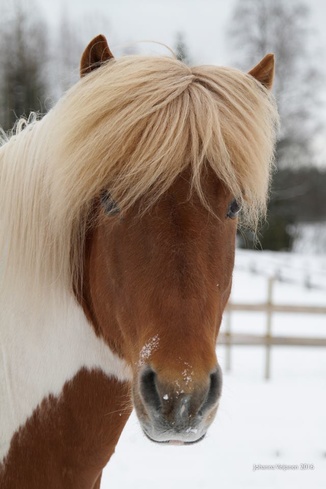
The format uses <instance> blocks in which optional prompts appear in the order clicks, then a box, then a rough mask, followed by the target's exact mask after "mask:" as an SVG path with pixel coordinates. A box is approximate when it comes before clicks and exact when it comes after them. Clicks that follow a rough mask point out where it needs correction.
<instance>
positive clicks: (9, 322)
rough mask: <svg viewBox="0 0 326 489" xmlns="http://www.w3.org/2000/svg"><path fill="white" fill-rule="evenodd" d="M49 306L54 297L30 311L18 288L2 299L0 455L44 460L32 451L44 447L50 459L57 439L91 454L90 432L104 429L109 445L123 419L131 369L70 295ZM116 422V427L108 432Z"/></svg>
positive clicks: (0, 305) (0, 325)
mask: <svg viewBox="0 0 326 489" xmlns="http://www.w3.org/2000/svg"><path fill="white" fill-rule="evenodd" d="M54 304H55V302H54V301H52V300H51V301H49V303H48V304H46V303H45V304H43V306H42V310H40V311H38V313H37V314H35V313H34V314H33V313H32V311H29V310H28V307H26V306H23V301H22V302H20V300H19V291H17V294H16V296H13V297H12V298H11V299H10V298H9V297H6V298H5V297H3V298H2V299H0V319H1V320H0V345H1V349H0V389H2V391H1V392H0V394H1V395H0V403H1V406H0V412H1V417H0V461H1V459H2V457H4V456H6V455H7V456H8V457H7V462H8V463H9V462H10V460H16V459H17V457H18V458H19V457H24V456H26V453H31V454H32V453H33V454H34V455H35V460H38V461H40V463H43V462H44V463H45V460H44V461H43V460H42V459H40V456H41V454H40V453H38V452H37V450H39V451H41V452H42V448H41V447H42V446H43V447H44V450H45V451H46V453H47V456H48V457H49V458H50V459H51V458H53V457H54V458H53V460H54V459H55V455H56V452H59V453H60V450H61V449H63V446H62V447H60V444H62V445H64V446H65V447H66V448H65V449H66V450H67V449H68V447H70V451H69V450H68V451H69V453H70V455H71V454H73V453H74V451H75V448H74V447H75V446H78V447H80V450H84V451H85V453H86V452H87V445H89V446H88V448H89V449H90V450H94V453H96V443H95V440H94V439H92V438H91V436H95V437H96V436H100V434H103V433H105V436H106V437H107V439H108V444H110V443H112V439H113V441H114V442H115V443H116V441H117V439H118V436H119V434H120V431H121V429H122V427H123V425H124V423H125V421H126V419H127V416H128V413H129V407H128V408H127V410H126V411H124V409H123V408H124V407H125V404H126V397H127V398H128V395H127V391H126V389H127V385H128V383H127V382H125V381H128V380H129V379H130V371H129V368H128V367H127V365H126V364H125V362H124V361H123V360H121V359H119V358H118V357H117V356H115V355H114V354H113V353H112V352H111V350H110V349H109V348H108V347H107V346H106V345H105V344H104V342H103V341H102V340H101V339H99V338H98V337H97V336H96V335H95V332H94V331H93V329H92V327H91V325H90V324H89V323H88V321H87V320H86V318H85V316H84V314H83V312H82V310H81V308H80V306H79V305H78V304H77V303H76V301H75V299H74V297H70V296H68V295H67V297H66V298H65V299H64V300H63V301H62V303H61V307H58V304H57V306H56V307H55V306H54ZM117 379H119V380H117ZM121 396H122V398H123V399H122V398H121ZM113 411H114V412H115V414H113V415H112V414H110V413H112V412H113ZM104 414H105V415H107V416H106V417H104ZM119 414H121V416H119ZM97 419H100V420H101V422H103V426H101V429H100V427H99V426H98V425H97V424H96V423H97V422H96V420H97ZM113 420H114V423H115V424H116V428H115V431H114V430H113V432H112V433H111V434H110V430H111V428H112V426H111V425H112V421H113ZM94 423H95V424H94ZM84 426H87V427H88V428H89V429H90V430H91V431H92V433H93V435H90V434H89V433H86V431H85V430H84ZM18 428H20V434H19V435H17V430H18ZM97 428H98V429H99V432H100V434H98V433H97ZM107 430H109V432H108V431H107ZM15 433H16V434H15ZM47 441H48V443H49V444H50V446H46V443H47ZM10 443H11V446H10ZM94 443H95V445H94ZM99 443H100V445H99V446H102V447H103V446H105V443H104V441H103V440H99ZM106 448H107V451H108V452H109V451H110V447H109V446H107V447H106ZM42 453H43V452H42ZM44 453H45V452H44ZM57 455H58V454H57ZM107 456H108V453H106V455H105V454H104V455H103V454H101V457H104V458H105V457H107ZM67 460H68V462H67V463H68V466H69V461H70V459H69V457H68V459H67ZM22 462H23V460H22ZM104 462H105V460H104ZM15 463H16V462H15ZM29 463H30V464H31V465H32V464H33V463H35V462H33V463H32V462H31V461H29ZM71 463H73V462H72V461H71ZM54 464H55V462H54ZM85 464H86V460H85ZM31 465H30V466H29V469H30V467H31ZM19 466H20V465H19ZM85 466H87V464H86V465H85ZM68 469H69V467H67V470H68ZM42 471H43V469H42ZM68 471H69V470H68ZM0 473H1V471H0ZM22 473H23V472H22ZM67 477H68V476H67ZM0 480H1V477H0ZM22 486H23V484H22ZM1 487H6V486H1ZM17 487H19V486H18V485H17ZM24 487H29V486H26V485H24ZM43 487H45V486H43ZM47 487H51V486H50V485H49V484H47ZM56 487H61V486H60V485H58V486H56ZM67 487H69V485H68V484H67Z"/></svg>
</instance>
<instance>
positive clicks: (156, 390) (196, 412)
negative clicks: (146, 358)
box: [134, 366, 222, 444]
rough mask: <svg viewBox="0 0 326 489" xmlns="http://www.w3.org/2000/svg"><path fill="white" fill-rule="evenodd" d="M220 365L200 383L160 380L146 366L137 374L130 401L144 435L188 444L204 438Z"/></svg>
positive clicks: (215, 402)
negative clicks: (132, 403)
mask: <svg viewBox="0 0 326 489" xmlns="http://www.w3.org/2000/svg"><path fill="white" fill-rule="evenodd" d="M221 390H222V374H221V370H220V367H216V369H215V370H214V371H213V372H211V373H210V374H209V375H208V377H207V378H206V379H205V380H204V381H201V382H198V381H197V382H193V383H192V384H191V385H183V384H182V382H181V381H180V380H178V379H176V380H175V381H172V382H171V381H169V382H166V381H164V379H163V378H160V376H159V375H158V374H157V373H156V372H155V371H154V370H153V369H152V368H151V367H150V366H146V367H145V368H143V369H142V371H141V372H140V374H139V382H138V385H137V387H136V392H135V390H134V404H135V408H136V412H137V415H138V418H139V420H140V423H141V425H142V428H143V431H144V433H145V435H146V436H147V437H148V438H149V439H150V440H152V441H155V442H158V443H169V442H170V443H175V444H178V443H180V444H189V443H196V442H198V441H200V440H202V439H203V438H204V437H205V434H206V431H207V429H208V427H209V425H210V424H211V423H212V421H213V419H214V417H215V414H216V411H217V408H218V404H219V398H220V395H221Z"/></svg>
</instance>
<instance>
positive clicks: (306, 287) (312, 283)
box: [102, 251, 326, 489]
mask: <svg viewBox="0 0 326 489" xmlns="http://www.w3.org/2000/svg"><path fill="white" fill-rule="evenodd" d="M275 274H276V275H277V276H278V277H279V279H281V281H277V282H276V284H275V289H274V300H275V302H277V303H288V304H307V305H322V306H325V305H326V256H325V255H324V256H323V255H320V256H315V257H314V256H311V257H309V256H306V255H305V256H303V255H286V254H273V253H259V252H245V251H238V254H237V260H236V269H235V273H234V287H233V293H232V300H233V301H234V302H240V301H241V302H252V303H257V302H264V301H265V300H266V291H267V280H266V277H267V276H271V275H275ZM222 327H224V326H222ZM232 330H233V331H238V332H243V333H247V332H250V333H257V334H262V333H264V332H265V316H264V315H263V314H260V313H236V314H235V313H234V314H233V315H232ZM272 332H273V333H274V334H277V335H282V334H283V335H287V336H288V335H291V334H292V335H296V336H304V335H306V336H318V337H326V316H325V315H315V316H307V315H294V314H291V315H289V314H287V315H285V314H278V315H275V316H274V317H273V324H272ZM217 355H218V358H219V361H220V364H221V366H222V368H223V369H224V366H225V359H226V358H225V357H226V352H225V347H224V346H218V348H217ZM271 360H272V362H271V379H270V380H269V381H267V382H266V381H264V380H263V373H264V361H265V351H264V347H262V346H255V347H251V346H250V347H233V348H232V368H231V372H229V373H224V389H223V394H222V401H221V406H220V409H219V412H218V415H217V418H216V420H215V422H214V424H213V426H212V427H211V428H210V431H209V433H208V435H207V436H206V438H205V439H204V440H203V441H202V442H200V443H198V444H196V445H191V446H186V447H178V446H166V445H163V446H162V445H156V444H153V443H150V442H149V441H148V440H147V439H145V437H144V436H143V435H142V433H141V429H140V427H139V424H138V421H137V419H136V417H135V415H134V414H133V415H132V416H131V418H130V420H129V422H128V424H127V426H126V428H125V430H124V432H123V434H122V437H121V439H120V442H119V444H118V446H117V449H116V453H115V455H114V456H113V457H112V459H111V462H110V463H109V465H108V466H107V468H106V470H105V472H104V475H103V479H102V489H127V488H128V489H129V488H132V489H138V488H139V489H140V488H141V489H153V488H155V489H163V488H164V489H166V488H169V489H180V488H181V489H182V488H187V489H205V488H207V489H215V488H216V489H256V488H257V489H271V488H281V489H283V488H284V489H292V488H296V489H306V488H309V489H325V488H326V349H325V348H308V347H301V348H300V347H273V348H272V355H271ZM254 466H258V467H256V470H254V468H255V467H254Z"/></svg>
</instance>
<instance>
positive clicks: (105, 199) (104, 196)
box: [101, 190, 120, 216]
mask: <svg viewBox="0 0 326 489" xmlns="http://www.w3.org/2000/svg"><path fill="white" fill-rule="evenodd" d="M101 204H102V206H103V208H104V212H105V214H107V215H108V216H116V215H117V214H119V212H120V209H119V207H118V204H117V203H116V202H115V201H114V200H113V199H112V198H111V195H110V193H109V192H108V191H107V190H103V192H102V193H101Z"/></svg>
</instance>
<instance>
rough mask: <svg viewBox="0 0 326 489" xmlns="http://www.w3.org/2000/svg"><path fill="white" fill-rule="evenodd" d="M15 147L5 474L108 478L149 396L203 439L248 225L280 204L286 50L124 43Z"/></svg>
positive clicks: (160, 428) (10, 157)
mask: <svg viewBox="0 0 326 489" xmlns="http://www.w3.org/2000/svg"><path fill="white" fill-rule="evenodd" d="M80 75H81V76H80V79H79V81H78V82H77V83H76V85H75V86H73V87H72V88H71V89H70V90H69V91H68V92H67V93H66V94H65V95H64V96H63V97H62V98H61V99H60V100H59V102H58V103H57V104H56V105H55V106H54V108H52V109H51V110H50V111H49V112H48V113H47V114H46V115H45V116H44V117H43V118H41V119H38V120H37V117H34V118H32V119H33V120H30V121H25V122H24V121H20V122H19V123H18V125H17V127H16V129H15V130H14V131H13V133H12V134H11V135H10V136H9V135H8V136H7V137H6V138H4V139H5V141H3V144H2V145H1V148H0V216H1V217H0V227H1V235H0V252H1V255H0V256H1V258H0V344H1V350H0V351H1V356H0V402H1V405H0V412H1V420H0V486H1V488H2V489H13V488H18V487H19V488H20V489H23V488H24V489H31V488H33V489H38V488H42V489H44V488H45V487H46V488H47V489H51V488H55V489H59V488H64V489H70V488H71V489H73V488H78V489H98V488H99V487H100V483H101V474H102V470H103V468H104V467H105V465H106V464H107V462H108V461H109V459H110V457H111V455H112V454H113V453H114V450H115V447H116V445H117V443H118V440H119V437H120V434H121V432H122V430H123V427H124V426H125V424H126V422H127V420H128V417H129V415H130V413H131V410H132V409H133V407H134V408H135V410H136V413H137V416H138V419H139V423H140V425H141V428H142V430H143V432H144V435H145V436H146V437H147V438H148V439H149V440H151V441H153V442H156V443H165V444H182V445H187V444H192V443H196V442H198V441H200V440H202V439H203V438H204V437H205V435H206V432H207V430H208V427H209V426H210V425H211V423H212V421H213V419H214V417H215V414H216V412H217V410H218V406H219V402H220V397H221V392H222V374H221V368H220V366H219V364H218V360H217V357H216V351H215V346H216V341H217V337H218V331H219V328H220V323H221V319H222V314H223V310H224V308H225V306H226V303H227V300H228V297H229V294H230V290H231V282H232V270H233V266H234V253H235V241H236V230H237V227H238V222H239V215H240V214H241V222H244V223H246V224H247V225H250V226H252V227H255V226H256V225H257V223H258V221H259V219H260V217H261V216H262V215H264V212H265V209H266V199H267V195H268V188H269V181H270V174H271V168H272V165H273V153H274V145H275V137H276V131H277V119H278V116H277V109H276V104H275V101H274V99H273V96H272V94H271V87H272V83H273V77H274V57H273V55H272V54H269V55H266V56H265V58H263V59H262V61H261V62H260V63H258V65H257V66H255V67H254V68H253V69H252V70H251V71H249V72H248V73H245V72H242V71H240V70H237V69H234V68H225V67H216V66H197V67H189V66H187V65H186V64H184V63H183V62H181V61H179V60H177V59H176V58H173V57H171V56H166V57H164V56H142V55H136V56H125V57H121V58H119V59H116V58H114V56H113V55H112V53H111V51H110V48H109V46H108V43H107V40H106V38H105V37H104V36H102V35H100V36H98V37H96V38H95V39H93V40H92V41H91V42H90V43H89V45H88V46H87V47H86V49H85V51H84V53H83V55H82V58H81V64H80Z"/></svg>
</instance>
